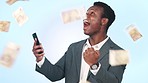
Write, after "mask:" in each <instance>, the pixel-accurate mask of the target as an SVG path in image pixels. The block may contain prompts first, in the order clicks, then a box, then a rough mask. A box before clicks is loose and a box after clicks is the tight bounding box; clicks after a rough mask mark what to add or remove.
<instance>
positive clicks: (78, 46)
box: [75, 40, 86, 79]
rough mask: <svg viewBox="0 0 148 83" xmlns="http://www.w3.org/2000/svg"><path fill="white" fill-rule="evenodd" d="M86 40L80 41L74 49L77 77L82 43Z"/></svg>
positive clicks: (79, 68)
mask: <svg viewBox="0 0 148 83" xmlns="http://www.w3.org/2000/svg"><path fill="white" fill-rule="evenodd" d="M85 42H86V40H83V41H82V42H80V43H79V44H78V45H77V47H76V51H75V53H76V54H75V56H76V57H75V60H76V61H75V62H76V67H77V73H78V79H79V78H80V70H81V58H82V50H83V45H84V44H85Z"/></svg>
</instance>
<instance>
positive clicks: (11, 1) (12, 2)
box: [6, 0, 17, 5]
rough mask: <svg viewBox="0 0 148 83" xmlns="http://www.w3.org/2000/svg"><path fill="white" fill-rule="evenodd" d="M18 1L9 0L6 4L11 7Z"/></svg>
mask: <svg viewBox="0 0 148 83" xmlns="http://www.w3.org/2000/svg"><path fill="white" fill-rule="evenodd" d="M16 1H17V0H7V1H6V3H7V4H9V5H12V4H14V3H15V2H16Z"/></svg>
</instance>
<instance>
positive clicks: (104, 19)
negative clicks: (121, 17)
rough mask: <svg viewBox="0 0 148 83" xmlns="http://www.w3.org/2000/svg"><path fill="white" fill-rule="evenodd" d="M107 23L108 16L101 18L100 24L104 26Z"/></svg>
mask: <svg viewBox="0 0 148 83" xmlns="http://www.w3.org/2000/svg"><path fill="white" fill-rule="evenodd" d="M107 23H108V18H102V20H101V25H102V26H104V25H107Z"/></svg>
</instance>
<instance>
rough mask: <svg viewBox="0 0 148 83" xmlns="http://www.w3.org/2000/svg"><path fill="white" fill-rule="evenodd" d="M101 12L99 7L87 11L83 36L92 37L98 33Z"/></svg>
mask: <svg viewBox="0 0 148 83" xmlns="http://www.w3.org/2000/svg"><path fill="white" fill-rule="evenodd" d="M102 11H103V9H102V8H101V7H96V6H92V7H90V8H89V9H88V10H87V13H86V16H87V18H86V19H84V28H83V29H84V34H86V35H89V36H92V35H95V34H97V33H99V32H100V27H101V16H102Z"/></svg>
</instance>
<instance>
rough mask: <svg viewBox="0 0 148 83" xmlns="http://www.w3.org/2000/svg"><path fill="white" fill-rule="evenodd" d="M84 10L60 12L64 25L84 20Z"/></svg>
mask: <svg viewBox="0 0 148 83" xmlns="http://www.w3.org/2000/svg"><path fill="white" fill-rule="evenodd" d="M84 13H85V8H79V9H72V10H68V11H64V12H62V19H63V22H64V24H66V23H70V22H73V21H76V20H80V19H83V18H85V16H86V15H85V14H84Z"/></svg>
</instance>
